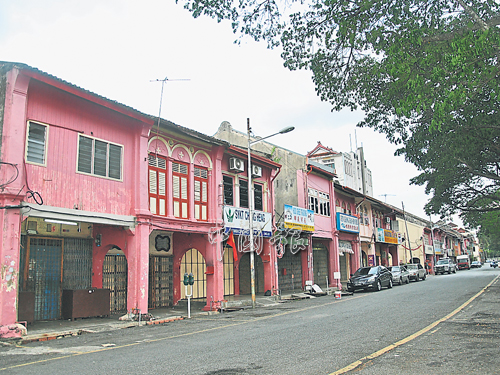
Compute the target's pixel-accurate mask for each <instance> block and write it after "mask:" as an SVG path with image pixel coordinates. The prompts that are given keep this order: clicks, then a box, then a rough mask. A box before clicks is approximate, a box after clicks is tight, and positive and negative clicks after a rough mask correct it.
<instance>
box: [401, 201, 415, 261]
mask: <svg viewBox="0 0 500 375" xmlns="http://www.w3.org/2000/svg"><path fill="white" fill-rule="evenodd" d="M401 206H403V215H404V218H405V227H406V239H407V240H408V248H409V249H410V263H413V254H412V253H411V244H410V234H409V233H408V223H407V222H406V212H405V205H404V203H403V201H401ZM405 253H406V251H405Z"/></svg>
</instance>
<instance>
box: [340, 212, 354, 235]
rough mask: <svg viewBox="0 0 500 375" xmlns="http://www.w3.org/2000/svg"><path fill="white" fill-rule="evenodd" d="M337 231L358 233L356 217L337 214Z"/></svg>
mask: <svg viewBox="0 0 500 375" xmlns="http://www.w3.org/2000/svg"><path fill="white" fill-rule="evenodd" d="M337 230H341V231H344V232H351V233H359V219H358V218H357V217H356V216H351V215H346V214H343V213H342V212H337Z"/></svg>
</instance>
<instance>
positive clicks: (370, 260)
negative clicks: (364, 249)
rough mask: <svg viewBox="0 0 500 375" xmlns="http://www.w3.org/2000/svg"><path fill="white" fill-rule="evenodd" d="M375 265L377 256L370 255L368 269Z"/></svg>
mask: <svg viewBox="0 0 500 375" xmlns="http://www.w3.org/2000/svg"><path fill="white" fill-rule="evenodd" d="M374 265H375V255H368V267H373V266H374Z"/></svg>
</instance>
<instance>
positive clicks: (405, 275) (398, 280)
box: [387, 266, 410, 285]
mask: <svg viewBox="0 0 500 375" xmlns="http://www.w3.org/2000/svg"><path fill="white" fill-rule="evenodd" d="M387 269H388V270H389V271H391V273H392V282H393V284H398V285H402V284H408V283H409V282H410V273H409V272H408V270H407V269H406V267H405V266H391V267H387Z"/></svg>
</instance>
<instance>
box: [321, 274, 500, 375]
mask: <svg viewBox="0 0 500 375" xmlns="http://www.w3.org/2000/svg"><path fill="white" fill-rule="evenodd" d="M499 278H500V275H498V276H497V277H495V278H494V279H493V280H492V281H491V282H490V283H489V284H488V285H486V286H485V287H484V288H483V289H481V290H480V291H479V292H478V293H476V294H475V295H474V296H472V297H471V298H470V299H469V300H467V301H466V302H464V303H463V304H462V305H460V306H459V307H457V308H456V309H455V310H453V311H452V312H451V313H449V314H448V315H446V316H444V317H443V318H441V319H438V320H436V321H435V322H434V323H431V324H429V325H428V326H427V327H425V328H422V329H421V330H420V331H417V332H415V333H414V334H412V335H410V336H408V337H406V338H404V339H402V340H399V341H397V342H395V343H394V344H391V345H388V346H386V347H385V348H382V349H380V350H377V351H376V352H375V353H372V354H370V355H367V356H366V357H363V358H361V359H358V360H357V361H355V362H353V363H351V364H350V365H347V366H346V367H344V368H341V369H340V370H337V371H335V372H332V373H330V374H329V375H340V374H345V373H347V372H349V371H352V370H354V369H355V368H356V367H358V366H360V365H362V364H363V362H364V361H367V360H370V359H374V358H377V357H380V356H381V355H382V354H385V353H387V352H389V351H391V350H392V349H394V348H397V347H398V346H401V345H403V344H406V343H408V342H410V341H412V340H413V339H416V338H417V337H419V336H421V335H423V334H424V333H426V332H429V331H430V330H431V329H433V328H434V327H436V326H437V325H438V324H439V323H442V322H444V321H446V320H448V319H450V318H451V317H453V316H454V315H456V314H457V313H459V312H460V311H461V310H463V309H464V308H465V307H467V306H468V305H469V304H470V303H472V301H474V300H475V299H476V298H477V297H479V296H480V295H481V294H483V293H484V292H485V291H486V290H487V289H488V288H489V287H490V286H491V285H493V284H494V283H496V281H497V280H498V279H499ZM438 329H439V328H437V329H436V330H435V331H437V330H438ZM435 331H434V332H435Z"/></svg>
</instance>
